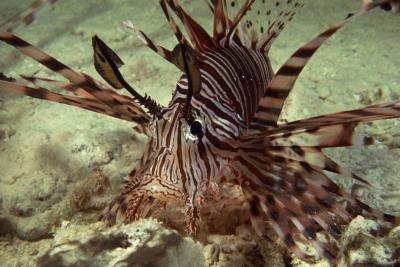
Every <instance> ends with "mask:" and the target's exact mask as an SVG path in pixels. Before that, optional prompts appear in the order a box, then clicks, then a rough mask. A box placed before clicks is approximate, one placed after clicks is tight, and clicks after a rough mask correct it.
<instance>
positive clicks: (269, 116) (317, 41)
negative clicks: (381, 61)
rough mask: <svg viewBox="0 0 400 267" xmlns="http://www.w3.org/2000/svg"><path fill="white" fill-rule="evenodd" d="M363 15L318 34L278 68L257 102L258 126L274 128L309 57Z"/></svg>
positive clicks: (348, 19)
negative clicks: (345, 26) (340, 30)
mask: <svg viewBox="0 0 400 267" xmlns="http://www.w3.org/2000/svg"><path fill="white" fill-rule="evenodd" d="M364 13H365V11H363V10H360V11H359V12H357V13H355V14H353V15H352V16H349V17H347V18H346V19H344V20H343V21H341V22H339V23H337V24H336V25H334V26H332V27H330V28H328V29H327V30H325V31H323V32H322V33H320V34H318V35H317V36H316V37H315V38H313V39H312V40H311V41H309V42H308V43H306V44H305V45H303V46H302V47H300V48H299V49H297V51H296V52H295V53H294V54H293V55H292V56H291V57H290V58H289V59H288V60H287V61H286V62H285V63H284V64H283V66H282V67H280V69H279V70H278V71H277V73H276V74H275V75H274V77H273V78H272V80H271V82H270V83H269V85H268V87H267V88H266V90H265V93H264V96H263V97H262V98H261V100H260V102H259V108H258V111H257V112H256V114H255V116H254V119H255V120H256V121H257V123H258V124H264V125H266V127H268V126H271V125H273V126H276V124H277V122H278V118H279V115H280V114H281V111H282V107H283V104H284V102H285V100H286V98H287V97H288V95H289V93H290V92H291V90H292V89H293V87H294V84H295V82H296V81H297V79H298V77H299V76H300V73H301V72H302V70H303V69H304V67H305V66H306V65H307V63H308V62H309V60H310V59H311V57H312V56H313V55H314V54H315V52H316V51H317V50H318V49H319V48H320V47H321V46H322V45H323V44H324V43H325V42H326V41H327V40H328V39H329V38H330V37H331V36H333V34H334V33H336V32H337V31H338V30H339V29H341V28H342V27H343V26H344V25H346V24H347V23H349V22H350V21H352V20H353V19H354V18H355V17H358V16H360V15H362V14H364Z"/></svg>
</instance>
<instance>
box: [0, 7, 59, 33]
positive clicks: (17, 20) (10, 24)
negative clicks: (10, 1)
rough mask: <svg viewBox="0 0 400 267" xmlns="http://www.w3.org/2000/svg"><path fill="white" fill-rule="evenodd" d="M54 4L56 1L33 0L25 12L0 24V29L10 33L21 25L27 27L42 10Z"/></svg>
mask: <svg viewBox="0 0 400 267" xmlns="http://www.w3.org/2000/svg"><path fill="white" fill-rule="evenodd" d="M56 2H57V0H35V1H34V2H33V3H32V4H31V5H30V6H29V7H28V8H27V9H26V10H24V11H23V12H21V13H20V14H17V15H15V16H14V17H12V18H11V19H10V20H8V21H6V22H5V23H3V24H1V25H0V29H2V30H5V31H9V32H12V31H13V30H14V29H15V28H17V27H18V26H20V25H21V24H22V25H24V26H28V25H29V24H31V23H32V22H34V21H35V20H36V19H37V18H38V16H39V15H40V13H41V12H42V11H43V10H45V9H47V8H48V7H50V6H51V5H53V4H55V3H56Z"/></svg>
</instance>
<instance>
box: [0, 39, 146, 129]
mask: <svg viewBox="0 0 400 267" xmlns="http://www.w3.org/2000/svg"><path fill="white" fill-rule="evenodd" d="M0 41H3V42H5V43H8V44H9V45H11V46H13V47H14V48H16V49H18V50H20V51H21V52H22V53H24V54H25V55H27V56H28V57H31V58H32V59H34V60H36V61H37V62H38V63H40V64H42V65H43V66H45V67H47V68H48V69H50V70H52V71H54V72H56V73H58V74H60V75H61V76H63V77H64V78H66V79H67V80H69V81H70V82H71V83H72V84H74V85H76V86H77V87H79V88H81V89H82V90H84V91H86V93H87V94H90V95H91V96H92V97H93V98H94V99H96V100H97V102H99V103H102V104H104V105H106V106H108V107H110V108H112V109H115V111H116V112H118V113H119V114H130V115H132V116H134V117H140V119H137V120H134V121H136V122H138V123H143V122H148V121H149V119H150V117H149V116H148V115H147V114H146V113H145V112H143V113H142V112H139V113H135V110H133V109H132V108H129V107H127V106H126V105H123V104H121V102H120V101H119V100H118V98H119V97H117V95H118V94H116V93H115V94H110V93H109V89H108V88H105V87H104V86H103V85H101V84H100V83H99V82H98V81H96V80H95V79H93V78H92V77H91V76H89V75H87V74H84V73H78V72H76V71H74V70H73V69H71V68H69V67H68V66H66V65H65V64H63V63H61V62H60V61H58V60H57V59H55V58H53V57H51V56H50V55H48V54H46V53H45V52H43V51H41V50H40V49H38V48H36V47H35V46H33V45H31V44H29V43H28V42H26V41H25V40H23V39H21V38H19V37H18V36H16V35H14V34H12V33H10V32H0ZM132 102H133V100H132ZM136 110H137V111H142V109H136Z"/></svg>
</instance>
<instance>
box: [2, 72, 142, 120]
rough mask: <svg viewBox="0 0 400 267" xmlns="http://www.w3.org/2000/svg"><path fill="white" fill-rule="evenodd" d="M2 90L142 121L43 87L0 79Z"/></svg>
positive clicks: (119, 117) (123, 118) (88, 100)
mask: <svg viewBox="0 0 400 267" xmlns="http://www.w3.org/2000/svg"><path fill="white" fill-rule="evenodd" d="M0 88H2V89H3V90H7V91H9V92H12V93H18V94H22V95H26V96H30V97H33V98H37V99H43V100H47V101H51V102H56V103H61V104H66V105H69V106H74V107H78V108H82V109H86V110H90V111H93V112H96V113H100V114H104V115H108V116H111V117H115V118H118V119H122V120H126V121H131V122H139V123H143V121H141V117H140V116H136V115H135V114H122V113H119V112H116V111H114V110H113V109H111V108H109V107H108V106H106V105H104V104H102V103H99V102H97V101H96V100H90V99H85V98H81V97H76V96H66V95H61V94H57V93H54V92H51V91H49V90H47V89H45V88H43V87H39V86H36V87H31V86H26V85H22V84H18V83H15V82H7V81H4V80H2V79H0Z"/></svg>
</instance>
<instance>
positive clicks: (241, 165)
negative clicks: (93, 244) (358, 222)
mask: <svg viewBox="0 0 400 267" xmlns="http://www.w3.org/2000/svg"><path fill="white" fill-rule="evenodd" d="M253 2H254V0H246V1H245V3H244V4H243V5H242V6H241V8H240V9H239V11H238V12H237V14H236V16H235V17H234V18H233V19H231V18H229V16H228V11H227V4H226V2H225V1H224V0H217V1H212V2H210V3H209V7H210V9H211V10H212V11H213V13H214V29H213V35H212V36H210V35H209V34H208V33H207V32H206V31H205V30H204V29H203V28H202V27H201V26H200V25H199V24H198V23H197V22H196V21H194V20H193V19H192V18H191V17H190V16H189V15H188V14H187V13H186V12H185V11H184V10H183V9H182V7H181V6H180V5H179V4H178V3H177V1H175V0H161V1H160V3H161V7H162V8H163V11H164V13H165V15H166V17H167V19H168V22H169V24H170V26H171V28H172V30H173V32H174V34H175V35H176V37H177V40H178V43H179V44H178V45H177V47H175V49H174V50H173V51H170V50H168V49H166V48H164V47H161V46H158V45H156V44H154V43H153V42H152V41H151V39H150V38H149V37H147V36H146V35H145V34H144V33H143V32H141V31H140V30H138V29H136V28H134V27H133V25H132V24H131V23H130V22H126V23H125V25H126V26H127V27H128V28H131V29H133V30H134V31H136V32H137V33H138V34H139V37H140V38H141V39H142V40H143V41H144V43H145V44H146V45H147V46H148V47H149V48H151V49H152V50H154V51H155V52H156V53H158V54H159V55H160V56H162V57H163V58H164V59H166V60H167V61H169V62H170V63H172V64H174V65H175V66H176V67H178V68H179V69H180V70H181V71H182V72H183V73H184V74H183V75H182V77H181V78H180V80H179V81H178V84H177V86H176V89H175V90H174V93H173V97H172V100H171V102H170V103H169V105H168V106H167V107H161V106H160V105H158V104H157V103H156V102H155V101H154V100H152V99H151V98H149V97H147V96H145V97H142V96H140V95H139V94H137V92H136V91H135V90H134V89H133V88H132V87H130V85H129V84H127V83H126V82H125V80H124V79H123V77H122V76H121V74H120V73H119V71H118V68H119V67H120V66H121V65H122V64H123V63H122V61H121V60H120V59H119V58H118V56H117V55H116V54H115V53H114V52H113V51H112V50H111V49H110V48H109V47H107V46H106V45H105V44H104V43H103V42H102V41H101V40H100V39H99V38H98V37H94V38H93V47H94V60H95V66H96V70H97V71H98V72H99V74H100V75H101V76H102V77H103V78H104V79H105V80H106V81H107V82H108V83H109V84H110V85H111V87H113V88H115V89H120V88H126V89H127V90H128V91H129V92H130V93H131V94H132V95H133V98H130V97H127V96H123V95H120V94H118V93H116V92H115V91H114V90H112V89H111V88H110V87H108V86H105V85H103V84H100V83H99V82H97V81H95V80H94V79H93V78H91V77H90V76H88V75H86V74H83V73H77V72H75V71H73V70H72V69H70V68H69V67H67V66H66V65H64V64H62V63H61V62H59V61H57V60H56V59H54V58H52V57H50V56H49V55H47V54H45V53H44V52H42V51H40V50H39V49H37V48H35V47H33V46H32V45H30V44H29V43H27V42H25V41H24V40H22V39H20V38H19V37H17V36H15V35H13V34H11V33H9V32H2V33H0V40H2V41H4V42H7V43H9V44H10V45H12V46H14V47H16V48H17V49H19V50H21V51H22V52H23V53H25V54H27V55H28V56H30V57H32V58H34V59H35V60H37V61H38V62H40V63H41V64H43V65H44V66H46V67H48V68H49V69H51V70H53V71H55V72H58V73H59V74H61V75H62V76H64V77H65V78H66V79H67V80H68V82H60V81H55V80H51V79H48V78H40V77H26V76H25V77H24V78H25V80H27V81H28V82H30V83H32V84H33V85H25V84H22V83H18V82H17V81H15V80H14V79H11V78H7V77H6V76H4V75H3V76H0V88H3V89H5V90H10V91H14V92H20V93H22V94H25V95H29V96H32V97H36V98H41V99H46V100H50V101H55V102H60V103H64V104H69V105H73V106H78V107H81V108H85V109H88V110H92V111H95V112H99V113H102V114H106V115H110V116H114V117H117V118H121V119H124V120H128V121H132V122H136V123H138V126H137V127H136V129H137V130H139V131H141V132H143V133H145V134H147V135H148V137H149V143H148V146H147V148H146V150H145V152H144V155H143V156H142V158H141V161H140V165H139V166H138V168H136V169H135V170H133V171H132V172H131V174H130V176H129V177H128V179H126V181H125V184H124V187H123V190H122V192H121V194H120V196H119V197H118V198H116V199H115V200H114V201H113V202H112V203H111V204H110V206H109V207H108V208H107V210H106V212H105V215H104V216H103V217H104V219H105V220H106V221H108V222H109V223H115V222H118V221H132V220H135V219H137V218H139V217H141V216H145V215H146V214H147V212H148V211H149V209H150V208H151V207H152V206H154V205H155V204H156V203H157V202H161V203H165V202H169V201H181V202H184V203H185V205H186V208H187V209H186V214H187V230H188V232H189V233H194V232H195V231H196V229H197V224H196V222H197V219H198V216H199V209H200V208H201V206H202V204H203V202H204V199H205V197H206V195H208V194H216V195H217V194H218V186H219V184H221V183H222V182H235V183H237V184H239V185H240V186H241V188H242V190H243V195H244V196H245V198H246V199H247V201H248V204H249V209H250V218H251V222H252V224H253V226H254V227H255V229H256V231H257V232H258V233H260V234H261V235H263V234H264V233H265V226H264V222H265V221H267V220H270V221H271V225H272V226H273V228H274V229H275V230H276V232H277V234H278V236H279V237H280V238H281V240H282V241H283V242H284V244H285V245H286V246H287V247H288V248H289V250H290V251H292V252H294V253H296V254H297V255H299V256H300V257H304V256H305V255H304V253H303V252H302V251H301V250H300V249H299V248H298V247H297V245H296V243H295V239H294V236H295V235H296V236H300V238H302V239H304V240H307V241H308V242H310V243H311V244H312V245H313V246H314V247H315V248H316V249H317V250H318V252H320V253H321V254H323V255H324V256H325V257H327V258H328V259H329V260H331V261H333V260H334V259H335V253H336V252H334V251H331V250H330V249H328V247H327V246H326V244H323V243H321V242H320V241H319V240H318V239H317V236H316V233H317V232H318V231H319V230H321V229H323V230H324V231H325V232H327V233H329V234H330V235H331V236H332V237H334V238H335V239H338V238H339V237H340V234H341V231H342V228H341V227H340V225H339V223H338V221H339V220H340V221H341V222H344V223H348V222H349V221H350V220H351V219H352V218H353V214H352V213H351V211H358V212H360V211H363V212H364V213H365V214H369V215H372V216H373V217H376V218H379V219H385V220H387V221H390V222H393V223H397V221H398V218H397V217H395V216H392V215H389V214H385V213H382V212H380V211H378V210H375V209H373V208H371V207H369V206H368V205H367V204H365V203H363V202H362V201H360V200H358V199H357V197H356V196H353V195H351V194H349V193H347V192H345V191H344V190H343V189H342V188H340V187H339V186H338V185H337V184H335V183H334V182H332V181H331V180H330V179H329V177H328V176H327V175H326V173H325V172H331V173H336V174H339V175H343V176H348V177H350V178H352V179H354V180H355V181H356V182H357V186H365V187H368V186H369V184H368V182H367V181H365V180H364V179H362V178H361V177H359V176H357V175H355V174H353V173H351V172H349V171H348V170H346V169H345V168H343V167H341V166H339V165H337V164H336V163H335V162H334V161H333V160H331V159H330V158H328V157H327V156H326V155H324V154H323V153H322V148H325V147H339V146H350V145H368V144H371V143H373V142H372V139H371V138H367V137H364V138H357V137H356V136H355V134H354V130H355V127H356V126H357V124H358V123H359V122H367V121H374V120H379V119H389V118H396V117H400V103H398V102H396V103H389V104H381V105H374V106H369V107H366V108H364V109H359V110H353V111H346V112H339V113H335V114H329V115H323V116H318V117H313V118H309V119H304V120H299V121H294V122H290V123H285V124H279V123H278V118H279V115H280V113H281V110H282V107H283V104H284V102H285V99H286V97H287V96H288V94H289V93H290V91H291V89H292V88H293V86H294V84H295V81H296V79H297V77H298V76H299V74H300V73H301V71H302V69H303V68H304V66H305V65H306V64H307V62H308V61H309V59H310V58H311V57H312V55H313V54H314V53H315V51H317V50H318V48H319V47H320V46H321V45H322V44H323V43H324V42H325V41H326V40H327V39H329V38H330V37H331V36H332V35H333V34H334V33H335V32H336V31H337V30H338V29H340V28H341V27H342V26H344V25H345V24H346V23H348V22H349V21H351V20H352V19H353V18H354V17H356V16H359V15H361V14H363V13H366V12H367V9H368V10H369V9H372V8H373V7H372V6H368V8H367V7H365V6H364V7H363V9H362V10H361V11H359V12H358V13H356V14H354V15H352V16H349V17H348V18H346V19H345V20H343V21H342V22H340V23H338V24H336V25H334V26H332V27H331V28H329V29H327V30H326V31H324V32H322V33H321V34H319V35H318V36H316V37H315V38H314V39H312V40H311V41H310V42H308V43H307V44H305V45H304V46H303V47H301V48H300V49H298V50H297V51H296V52H295V53H294V54H293V55H292V57H290V58H289V60H288V61H287V62H286V63H285V64H284V65H283V66H282V67H281V68H280V69H279V70H278V71H277V72H276V73H275V74H274V73H273V71H272V68H271V64H270V62H269V59H268V51H269V49H270V47H271V45H272V43H273V41H274V39H275V38H277V36H278V35H279V33H280V31H281V30H282V29H283V28H284V26H285V23H286V22H288V21H290V20H291V19H292V18H293V16H294V14H295V10H296V9H298V8H300V7H301V6H302V5H301V4H299V3H297V2H294V1H290V0H289V1H284V2H282V3H280V2H279V1H278V2H276V3H274V5H276V6H278V5H280V6H281V7H282V6H284V8H283V10H282V11H281V12H278V13H277V17H276V19H275V20H273V21H270V23H269V25H268V27H267V28H266V29H264V28H261V29H260V31H259V32H258V31H256V29H255V28H254V27H253V25H252V23H251V22H249V21H247V22H246V23H242V21H243V17H244V16H245V15H246V12H247V11H248V10H249V9H250V8H251V6H252V4H253ZM263 2H265V1H263ZM384 2H386V1H384ZM233 3H236V2H235V1H233ZM285 8H286V9H285ZM170 10H172V11H173V12H174V13H175V14H176V15H177V17H179V19H180V20H181V21H182V23H183V25H184V26H185V28H186V30H187V32H188V36H189V39H190V40H187V39H186V37H185V36H184V35H183V34H182V32H181V30H180V29H179V27H178V26H177V24H176V22H175V21H174V19H173V17H172V16H171V14H170ZM268 12H271V10H267V14H268ZM37 81H41V82H47V83H49V84H53V85H56V86H58V87H61V88H63V89H65V90H68V91H70V92H72V93H73V94H74V95H75V96H64V95H60V94H56V93H53V92H51V91H48V90H47V89H45V88H42V87H40V86H38V85H36V82H37ZM142 106H143V107H145V108H146V109H147V111H145V110H143V109H142ZM227 173H230V174H233V175H234V178H231V175H230V176H229V175H226V174H227ZM228 176H229V178H228ZM337 198H340V199H344V200H346V201H347V203H348V207H347V208H345V207H343V206H342V205H341V204H339V203H338V202H337V201H336V200H337Z"/></svg>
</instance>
